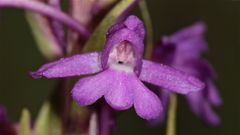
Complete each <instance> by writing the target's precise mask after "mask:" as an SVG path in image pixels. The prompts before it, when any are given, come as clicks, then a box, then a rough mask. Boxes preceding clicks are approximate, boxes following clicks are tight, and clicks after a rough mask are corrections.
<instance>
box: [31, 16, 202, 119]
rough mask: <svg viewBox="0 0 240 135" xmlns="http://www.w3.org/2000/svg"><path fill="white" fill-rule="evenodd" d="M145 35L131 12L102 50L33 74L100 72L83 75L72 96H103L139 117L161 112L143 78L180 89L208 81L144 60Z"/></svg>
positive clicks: (81, 99) (89, 100)
mask: <svg viewBox="0 0 240 135" xmlns="http://www.w3.org/2000/svg"><path fill="white" fill-rule="evenodd" d="M144 36H145V29H144V25H143V23H142V22H141V21H140V20H139V19H138V18H137V17H136V16H129V17H128V18H127V19H126V20H125V21H124V22H122V23H118V24H116V25H113V26H112V27H111V28H110V29H109V31H108V33H107V36H106V38H107V40H106V45H105V48H104V50H103V51H102V52H91V53H85V54H79V55H74V56H72V57H69V58H63V59H60V60H58V61H55V62H51V63H49V64H45V65H43V66H42V67H41V68H40V69H38V71H36V72H33V73H31V74H32V76H33V77H34V78H39V77H42V76H43V77H46V78H59V77H69V76H80V75H87V74H95V75H92V76H88V77H85V78H82V79H80V80H79V81H78V82H77V83H76V84H75V86H74V88H73V90H72V96H73V99H74V100H75V101H76V102H77V103H78V104H79V105H80V106H87V105H91V104H93V103H95V102H96V101H97V100H98V99H99V98H101V97H104V98H105V100H106V102H107V103H108V104H109V105H110V106H111V107H112V108H114V109H116V110H126V109H129V108H130V107H132V106H134V108H135V110H136V113H137V114H138V115H139V116H140V117H142V118H144V119H147V120H150V119H155V118H157V117H158V116H159V115H160V113H161V111H162V105H161V101H160V100H159V98H158V97H157V95H155V94H154V93H153V92H152V91H150V90H149V89H148V88H147V87H146V86H145V85H144V84H143V83H142V82H141V81H144V82H147V83H150V84H153V85H156V86H161V87H163V88H166V89H169V90H171V91H172V92H177V93H181V94H188V93H190V92H194V91H199V90H201V89H203V87H204V84H203V83H202V82H201V81H199V80H198V79H196V78H195V77H192V76H189V75H187V74H185V73H184V72H181V71H178V70H176V69H174V68H171V67H168V66H165V65H161V64H157V63H154V62H151V61H148V60H143V59H142V56H143V52H144V43H143V41H144Z"/></svg>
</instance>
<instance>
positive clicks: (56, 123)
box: [34, 102, 61, 135]
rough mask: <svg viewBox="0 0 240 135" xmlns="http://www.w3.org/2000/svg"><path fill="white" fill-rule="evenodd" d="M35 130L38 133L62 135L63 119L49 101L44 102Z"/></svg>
mask: <svg viewBox="0 0 240 135" xmlns="http://www.w3.org/2000/svg"><path fill="white" fill-rule="evenodd" d="M34 130H35V132H36V134H37V135H61V120H60V118H59V116H58V115H57V114H55V113H54V111H53V109H52V107H51V104H50V103H49V102H46V103H44V104H43V106H42V108H41V110H40V113H39V115H38V117H37V120H36V123H35V126H34Z"/></svg>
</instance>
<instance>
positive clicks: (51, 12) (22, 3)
mask: <svg viewBox="0 0 240 135" xmlns="http://www.w3.org/2000/svg"><path fill="white" fill-rule="evenodd" d="M0 7H15V8H22V9H27V10H31V11H33V12H37V13H40V14H42V15H46V16H48V17H51V18H52V19H56V20H58V21H60V22H62V23H64V24H66V25H67V26H69V27H70V28H71V29H73V30H75V31H76V32H78V33H79V34H80V35H82V36H83V37H85V38H88V37H89V35H90V32H89V31H88V30H87V29H86V28H85V27H84V26H82V25H81V24H80V23H79V22H78V21H76V20H74V19H73V18H71V17H70V16H68V15H67V14H65V13H63V12H61V11H60V10H57V9H55V8H53V7H51V6H48V5H46V4H44V3H41V2H38V1H33V0H0Z"/></svg>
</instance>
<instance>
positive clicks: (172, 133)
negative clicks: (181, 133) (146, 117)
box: [166, 94, 177, 135]
mask: <svg viewBox="0 0 240 135" xmlns="http://www.w3.org/2000/svg"><path fill="white" fill-rule="evenodd" d="M176 113H177V95H176V94H172V95H171V97H170V105H169V110H168V118H167V131H166V135H176V120H177V119H176Z"/></svg>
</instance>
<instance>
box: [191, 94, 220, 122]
mask: <svg viewBox="0 0 240 135" xmlns="http://www.w3.org/2000/svg"><path fill="white" fill-rule="evenodd" d="M187 100H188V103H189V106H190V108H191V111H192V112H193V113H194V114H195V115H196V116H197V117H199V118H201V119H203V121H204V122H205V123H206V124H208V125H211V126H216V125H218V124H219V123H220V118H219V117H218V116H217V114H216V113H215V112H214V111H213V110H212V108H211V106H210V104H209V103H208V102H207V101H206V100H205V99H204V95H203V94H202V92H193V93H191V94H188V95H187Z"/></svg>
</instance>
